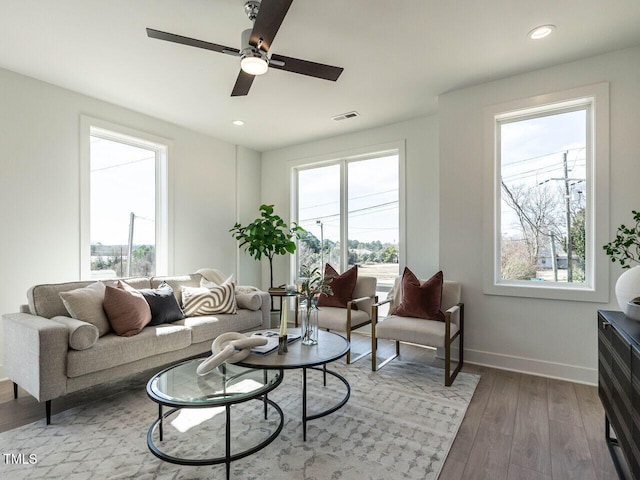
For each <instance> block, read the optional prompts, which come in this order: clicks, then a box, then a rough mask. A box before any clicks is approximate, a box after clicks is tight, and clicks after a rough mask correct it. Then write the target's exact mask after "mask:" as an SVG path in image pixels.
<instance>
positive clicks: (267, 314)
mask: <svg viewBox="0 0 640 480" xmlns="http://www.w3.org/2000/svg"><path fill="white" fill-rule="evenodd" d="M256 293H257V294H258V295H260V297H261V298H262V306H261V307H260V310H261V311H262V326H261V327H260V328H262V329H263V330H268V329H269V328H271V295H269V292H264V291H262V290H260V291H259V292H256Z"/></svg>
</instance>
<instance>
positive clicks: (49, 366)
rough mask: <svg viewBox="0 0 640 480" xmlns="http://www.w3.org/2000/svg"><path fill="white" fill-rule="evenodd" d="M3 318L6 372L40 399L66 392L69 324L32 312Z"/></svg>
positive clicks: (48, 398)
mask: <svg viewBox="0 0 640 480" xmlns="http://www.w3.org/2000/svg"><path fill="white" fill-rule="evenodd" d="M2 320H3V322H2V324H3V325H2V326H3V335H2V338H3V369H4V374H5V375H6V376H7V377H9V378H10V379H11V380H12V381H13V382H15V383H17V384H18V385H20V386H21V387H22V388H23V389H25V390H26V391H27V392H29V393H30V394H31V395H33V396H34V397H35V398H36V399H37V400H38V401H40V402H43V401H45V400H51V399H53V398H56V397H59V396H61V395H64V394H65V393H66V390H67V375H66V363H67V351H68V350H69V331H68V329H67V327H66V326H64V325H62V324H60V323H58V322H55V321H53V320H50V319H48V318H44V317H39V316H37V315H31V314H29V313H10V314H5V315H2Z"/></svg>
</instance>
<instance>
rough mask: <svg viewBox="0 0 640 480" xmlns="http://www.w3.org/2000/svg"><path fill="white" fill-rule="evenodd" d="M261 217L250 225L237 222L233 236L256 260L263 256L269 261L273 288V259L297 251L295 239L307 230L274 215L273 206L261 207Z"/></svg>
mask: <svg viewBox="0 0 640 480" xmlns="http://www.w3.org/2000/svg"><path fill="white" fill-rule="evenodd" d="M259 210H260V217H259V218H257V219H255V220H254V221H253V222H251V223H250V224H249V225H246V226H244V227H243V226H242V225H240V224H239V223H237V222H236V224H235V225H234V226H233V228H232V229H231V230H229V231H230V232H231V234H232V235H233V237H235V239H236V240H238V241H239V242H240V245H239V247H240V248H242V247H244V248H245V250H246V252H247V253H248V254H249V255H251V256H252V257H253V258H255V259H256V260H260V259H261V258H262V257H263V256H265V257H267V258H268V259H269V286H270V288H273V257H274V256H276V255H285V254H287V253H294V252H295V251H296V243H295V241H294V238H295V239H299V238H300V234H301V233H303V232H304V231H305V230H304V229H303V228H302V227H300V226H299V225H298V224H296V223H295V222H294V223H292V224H291V225H287V224H286V223H285V221H284V220H283V219H282V218H280V216H279V215H276V214H275V213H273V205H260V208H259Z"/></svg>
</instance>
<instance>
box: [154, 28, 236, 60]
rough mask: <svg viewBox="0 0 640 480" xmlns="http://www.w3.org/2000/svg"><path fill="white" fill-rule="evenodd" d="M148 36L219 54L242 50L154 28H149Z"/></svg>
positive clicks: (234, 53) (233, 53)
mask: <svg viewBox="0 0 640 480" xmlns="http://www.w3.org/2000/svg"><path fill="white" fill-rule="evenodd" d="M147 36H149V37H150V38H157V39H158V40H165V41H167V42H173V43H180V44H182V45H188V46H189V47H197V48H204V49H205V50H211V51H214V52H219V53H229V54H231V55H238V54H240V50H238V49H237V48H232V47H225V46H224V45H218V44H217V43H211V42H205V41H204V40H197V39H195V38H189V37H183V36H182V35H176V34H175V33H168V32H161V31H160V30H154V29H153V28H147Z"/></svg>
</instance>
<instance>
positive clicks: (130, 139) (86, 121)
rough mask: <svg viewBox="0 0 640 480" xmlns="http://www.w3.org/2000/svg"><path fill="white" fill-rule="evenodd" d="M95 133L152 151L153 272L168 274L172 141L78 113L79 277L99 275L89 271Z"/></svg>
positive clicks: (170, 258)
mask: <svg viewBox="0 0 640 480" xmlns="http://www.w3.org/2000/svg"><path fill="white" fill-rule="evenodd" d="M92 136H98V137H100V138H104V139H106V140H112V141H116V142H120V143H125V144H127V145H131V146H135V147H142V148H145V149H148V150H152V151H154V152H156V169H155V171H156V178H155V182H156V205H155V217H156V221H155V223H156V225H155V237H156V244H155V250H156V275H157V276H160V275H168V274H169V272H170V271H173V255H172V254H171V253H172V252H173V248H172V246H171V239H172V232H171V231H170V225H172V224H173V221H172V216H173V210H172V208H171V206H172V204H173V202H172V191H171V188H170V182H169V177H170V174H171V172H170V167H171V162H170V158H171V157H172V155H173V142H172V141H171V140H169V139H167V138H163V137H160V136H157V135H153V134H150V133H147V132H143V131H140V130H136V129H133V128H129V127H125V126H122V125H118V124H115V123H111V122H107V121H104V120H100V119H97V118H93V117H89V116H86V115H81V117H80V272H79V274H80V278H81V279H82V280H93V279H99V277H96V276H95V275H92V273H91V191H90V188H91V187H90V186H91V140H90V138H91V137H92Z"/></svg>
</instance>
